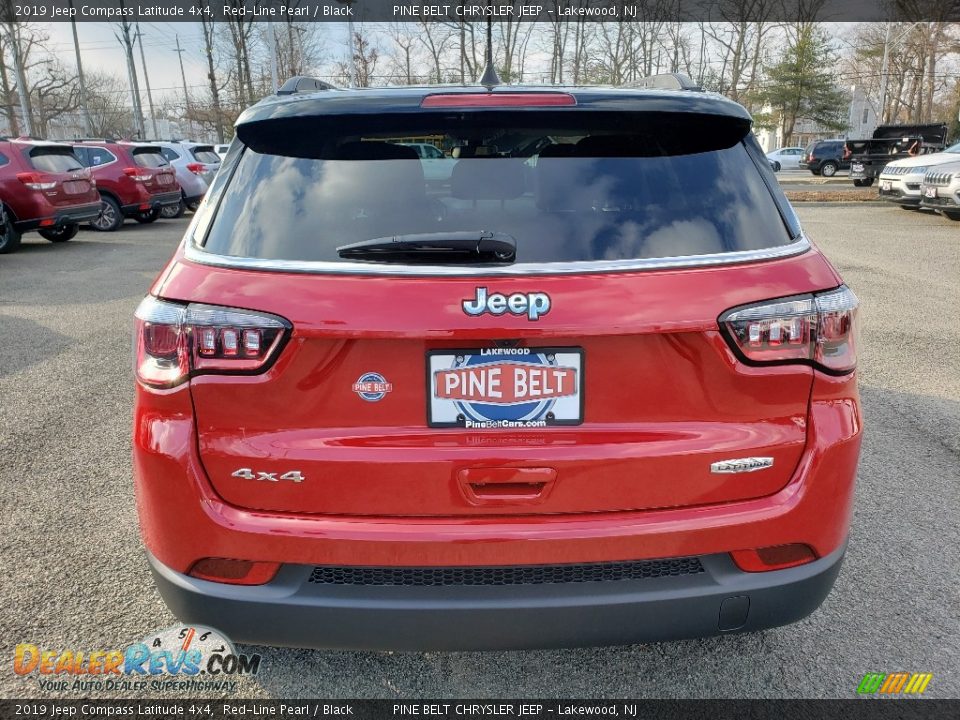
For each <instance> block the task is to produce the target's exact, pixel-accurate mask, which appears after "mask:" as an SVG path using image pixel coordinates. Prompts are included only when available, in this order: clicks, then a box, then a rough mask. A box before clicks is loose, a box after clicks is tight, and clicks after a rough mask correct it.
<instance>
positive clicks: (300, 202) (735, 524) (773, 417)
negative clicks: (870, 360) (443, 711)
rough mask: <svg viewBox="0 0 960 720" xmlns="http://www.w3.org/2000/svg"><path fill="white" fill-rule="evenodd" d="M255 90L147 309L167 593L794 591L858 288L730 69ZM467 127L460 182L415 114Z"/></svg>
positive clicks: (334, 626) (372, 640)
mask: <svg viewBox="0 0 960 720" xmlns="http://www.w3.org/2000/svg"><path fill="white" fill-rule="evenodd" d="M677 86H678V89H609V88H604V89H602V88H569V89H558V88H548V89H547V88H522V87H496V88H494V89H492V90H484V89H483V88H480V87H477V88H473V87H462V88H449V87H437V88H390V89H364V90H362V91H340V92H336V91H320V92H315V93H312V94H301V95H293V96H290V97H278V98H271V99H268V100H265V101H263V102H261V103H259V104H258V105H256V106H254V107H252V108H250V109H248V110H247V111H246V112H244V113H243V115H242V116H241V117H240V119H239V120H238V122H237V124H236V139H235V141H234V143H233V144H232V145H231V146H230V151H229V152H228V154H227V156H226V159H225V162H224V165H223V167H222V168H221V171H220V173H219V174H218V175H217V177H216V179H215V180H214V182H213V185H212V187H211V188H210V191H209V193H208V195H207V198H206V201H205V203H204V205H203V206H202V207H201V208H200V209H199V211H198V214H197V216H196V218H195V219H194V221H193V223H192V224H191V226H190V228H189V230H188V231H187V233H186V237H185V238H184V240H183V243H182V245H181V246H180V248H179V249H178V250H177V252H176V254H175V256H174V257H173V259H172V260H171V261H170V264H169V265H168V266H167V268H166V269H165V270H164V271H163V272H162V273H161V274H160V276H159V277H158V279H157V280H156V282H155V284H154V285H153V287H152V289H151V291H150V294H149V296H148V297H146V298H145V299H144V300H143V302H142V303H141V304H140V306H139V307H138V309H137V311H136V342H135V370H136V409H135V418H134V424H133V428H134V430H133V435H134V468H135V478H136V480H135V486H136V493H137V507H138V509H139V515H140V523H141V530H142V535H143V539H144V543H145V545H146V548H147V550H148V553H149V559H150V563H151V565H152V568H153V572H154V576H155V580H156V583H157V585H158V587H159V590H160V593H161V594H162V596H163V597H164V599H165V601H166V603H167V604H168V605H169V607H170V608H171V609H172V610H173V612H174V613H175V614H176V615H177V616H179V617H180V618H182V619H183V620H185V621H188V622H195V623H206V624H211V625H213V626H215V627H217V628H219V629H220V630H222V631H224V632H226V633H227V634H228V635H230V636H231V637H232V638H234V639H235V640H238V641H243V642H252V643H264V644H275V645H290V646H313V647H334V648H394V649H462V648H474V649H485V648H533V647H563V646H575V645H604V644H625V643H634V642H646V641H654V640H664V639H671V638H684V637H695V636H705V635H713V634H722V633H732V632H740V631H752V630H758V629H761V628H769V627H772V626H776V625H781V624H784V623H789V622H793V621H795V620H798V619H799V618H802V617H804V616H806V615H807V614H809V613H811V612H813V611H814V610H815V609H816V608H817V607H818V606H819V605H820V603H821V602H822V600H823V599H824V597H825V596H826V595H827V593H828V592H829V590H830V588H831V587H832V585H833V583H834V579H835V578H836V576H837V573H838V571H839V569H840V564H841V559H842V557H843V554H844V549H845V545H846V538H847V533H848V526H849V520H850V513H851V505H852V501H853V491H854V481H855V475H856V470H857V461H858V457H859V452H860V437H861V424H862V421H861V414H860V402H859V398H858V394H857V380H856V372H855V367H856V332H855V326H856V309H857V298H856V297H855V296H854V294H853V293H852V292H851V291H850V290H849V289H848V288H847V287H846V286H845V285H844V283H843V279H842V278H841V277H840V276H839V275H838V273H837V271H836V270H835V269H834V268H833V267H832V266H831V264H830V263H829V262H828V260H827V259H826V258H825V257H824V256H823V255H822V254H821V253H820V251H819V250H817V248H816V247H815V246H814V245H813V244H812V243H811V241H810V240H809V239H808V238H807V236H806V235H805V234H804V232H803V230H802V229H801V227H800V224H799V222H798V220H797V217H796V216H795V214H794V212H793V210H792V209H791V207H790V205H789V203H788V202H787V200H786V199H785V197H784V195H783V193H782V192H781V191H780V189H779V186H778V184H777V181H776V178H775V177H774V175H773V173H772V172H771V170H770V167H769V165H768V163H767V161H766V159H765V157H764V154H763V152H762V151H761V149H760V147H759V145H758V144H757V142H756V140H755V139H754V137H753V135H752V134H751V117H750V115H749V114H748V112H747V111H746V110H745V109H744V108H743V107H741V106H740V105H738V104H736V103H734V102H731V101H729V100H726V99H724V98H722V97H720V96H717V95H712V94H707V93H703V92H698V91H693V90H688V89H681V88H683V86H684V84H681V83H680V82H678V83H677ZM424 137H429V138H430V139H431V142H433V143H435V144H436V145H437V147H443V148H447V149H453V150H455V152H452V153H451V155H452V157H453V158H455V159H456V164H455V165H454V166H453V167H452V168H451V173H450V180H449V183H448V184H444V185H442V186H438V185H436V184H428V183H427V182H426V181H425V176H424V170H423V164H422V163H423V161H422V160H421V159H419V158H418V156H417V154H416V152H415V150H414V148H412V147H410V146H408V145H405V143H408V142H410V143H413V142H417V141H418V139H419V138H424Z"/></svg>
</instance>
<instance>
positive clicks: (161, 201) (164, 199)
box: [120, 188, 181, 217]
mask: <svg viewBox="0 0 960 720" xmlns="http://www.w3.org/2000/svg"><path fill="white" fill-rule="evenodd" d="M180 197H181V194H180V189H179V188H178V189H177V190H174V191H172V192H165V193H150V194H147V195H146V196H145V197H144V198H143V199H142V200H141V201H140V202H136V203H131V204H129V205H124V206H122V207H121V208H120V210H121V211H122V212H123V214H124V215H125V216H126V217H131V216H133V215H136V214H137V213H138V212H144V211H146V210H159V209H160V208H162V207H165V206H167V205H176V204H177V203H179V202H180ZM144 206H147V207H144Z"/></svg>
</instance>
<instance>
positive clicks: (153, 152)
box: [130, 145, 178, 194]
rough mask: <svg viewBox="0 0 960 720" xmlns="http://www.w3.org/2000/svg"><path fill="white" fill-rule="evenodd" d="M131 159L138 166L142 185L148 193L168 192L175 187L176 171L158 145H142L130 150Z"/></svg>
mask: <svg viewBox="0 0 960 720" xmlns="http://www.w3.org/2000/svg"><path fill="white" fill-rule="evenodd" d="M130 154H131V155H132V156H133V161H134V162H135V163H136V164H137V165H138V166H139V169H140V175H139V176H140V177H143V178H144V179H143V181H142V183H143V187H144V188H145V189H146V190H147V192H149V193H150V194H157V193H168V192H172V191H174V190H176V189H177V187H178V185H177V178H176V172H175V171H174V169H173V166H172V165H170V163H168V162H167V160H166V158H164V157H163V153H162V152H161V149H160V148H159V147H158V146H155V145H142V146H139V147H135V148H133V149H132V150H131V151H130Z"/></svg>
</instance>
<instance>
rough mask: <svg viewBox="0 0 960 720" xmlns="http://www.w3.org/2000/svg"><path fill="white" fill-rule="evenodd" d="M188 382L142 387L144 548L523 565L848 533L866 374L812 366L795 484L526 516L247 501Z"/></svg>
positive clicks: (812, 541)
mask: <svg viewBox="0 0 960 720" xmlns="http://www.w3.org/2000/svg"><path fill="white" fill-rule="evenodd" d="M191 415H192V408H191V401H190V395H189V390H188V389H187V388H186V387H180V388H178V389H175V390H172V391H163V392H157V391H152V390H147V389H145V388H143V387H138V388H137V407H136V415H135V425H134V467H135V471H136V472H135V486H136V493H137V508H138V512H139V515H140V523H141V529H142V533H143V538H144V542H145V544H146V546H147V548H148V549H149V550H150V552H151V553H153V554H154V555H155V556H156V557H157V558H158V559H159V560H160V561H161V562H162V563H164V564H165V565H167V566H169V567H171V568H173V569H174V570H177V571H179V572H186V571H187V570H188V569H189V568H190V567H191V566H192V565H193V563H194V562H196V561H197V560H199V559H201V558H203V557H238V558H243V559H248V560H259V561H268V562H269V561H277V562H288V563H309V564H318V563H322V564H334V565H336V564H343V565H409V566H441V565H505V564H507V565H514V564H523V563H546V564H548V563H570V562H590V561H602V560H618V559H642V558H662V557H673V556H685V555H698V554H708V553H717V552H729V551H732V550H737V549H747V548H756V547H763V546H768V545H781V544H787V543H796V542H800V543H806V544H807V545H809V546H810V547H811V548H813V549H814V551H815V552H816V553H817V555H818V556H821V557H822V556H824V555H826V554H828V553H830V552H831V551H832V550H835V549H836V548H838V547H839V546H840V545H841V544H842V543H843V542H844V540H845V538H846V535H847V532H848V528H849V520H850V514H851V509H852V503H853V488H854V478H855V476H856V468H857V460H858V457H859V451H860V435H861V425H862V419H861V415H860V405H859V396H858V393H857V387H856V375H855V374H851V375H847V376H844V377H840V378H833V377H828V376H825V375H822V374H820V373H815V375H814V382H813V393H812V400H811V405H810V415H809V427H808V433H807V439H808V442H807V447H806V449H805V451H804V453H803V455H802V457H801V459H800V462H799V464H798V467H797V468H796V470H795V471H794V473H793V476H792V477H791V479H790V481H789V483H788V484H787V485H786V486H785V487H784V488H782V489H781V490H779V491H778V492H776V493H773V494H771V495H768V496H766V497H763V498H757V499H752V500H747V501H740V502H731V503H722V504H716V505H705V506H700V507H692V508H683V509H665V510H652V511H644V512H611V513H594V514H587V515H584V514H580V515H545V516H526V517H470V518H402V519H388V518H376V517H337V516H313V517H311V516H306V515H296V514H291V513H271V512H264V511H250V510H243V509H240V508H237V507H234V506H231V505H229V504H227V503H225V502H224V501H223V499H222V498H220V497H219V496H218V495H217V494H216V493H215V492H214V491H213V488H212V487H211V486H210V483H209V481H208V480H207V478H206V475H205V473H204V472H203V468H202V466H201V464H200V462H199V459H198V457H197V455H196V441H197V436H196V431H195V429H194V426H193V422H192V417H191Z"/></svg>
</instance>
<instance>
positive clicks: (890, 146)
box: [844, 123, 947, 187]
mask: <svg viewBox="0 0 960 720" xmlns="http://www.w3.org/2000/svg"><path fill="white" fill-rule="evenodd" d="M946 138H947V126H946V125H944V124H942V123H936V124H928V125H880V126H878V127H877V129H876V130H874V131H873V137H871V138H868V139H864V140H847V143H846V146H845V147H844V159H846V160H849V162H850V179H851V180H853V184H854V185H856V186H857V187H870V186H871V185H873V181H874V179H875V178H876V177H877V176H878V175H879V174H880V173H881V171H882V170H883V168H884V167H885V166H886V164H887V163H888V162H891V161H893V160H902V159H903V158H908V157H914V156H916V155H925V154H927V153H934V152H941V151H942V150H943V148H944V147H945V144H946Z"/></svg>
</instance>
